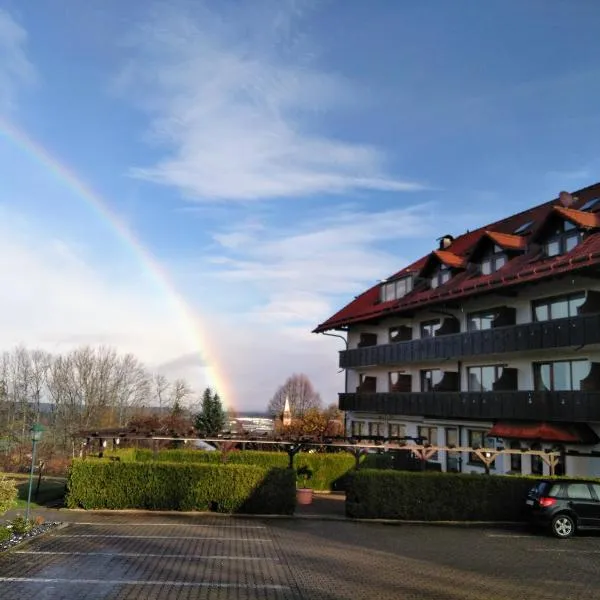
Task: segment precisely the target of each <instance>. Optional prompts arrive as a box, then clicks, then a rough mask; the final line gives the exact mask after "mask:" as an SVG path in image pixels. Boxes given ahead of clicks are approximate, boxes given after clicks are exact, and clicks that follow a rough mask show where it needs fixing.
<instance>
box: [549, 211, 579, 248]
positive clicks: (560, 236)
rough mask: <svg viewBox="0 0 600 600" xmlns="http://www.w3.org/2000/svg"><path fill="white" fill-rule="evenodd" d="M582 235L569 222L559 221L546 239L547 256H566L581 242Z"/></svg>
mask: <svg viewBox="0 0 600 600" xmlns="http://www.w3.org/2000/svg"><path fill="white" fill-rule="evenodd" d="M581 240H582V234H581V231H580V230H579V229H578V228H577V226H576V225H575V224H573V223H571V221H567V220H564V221H561V222H560V223H558V225H557V226H556V227H555V228H554V230H553V231H552V232H551V234H550V235H549V237H548V238H546V244H545V250H546V255H547V256H559V255H561V254H567V252H570V251H571V250H573V248H575V246H577V244H579V242H581Z"/></svg>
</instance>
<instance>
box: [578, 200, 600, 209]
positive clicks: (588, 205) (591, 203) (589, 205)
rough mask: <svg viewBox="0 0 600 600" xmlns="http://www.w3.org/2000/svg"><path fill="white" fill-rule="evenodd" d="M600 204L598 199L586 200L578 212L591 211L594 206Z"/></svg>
mask: <svg viewBox="0 0 600 600" xmlns="http://www.w3.org/2000/svg"><path fill="white" fill-rule="evenodd" d="M598 202H600V198H592V199H591V200H588V201H587V202H586V203H585V204H584V205H583V206H582V207H581V208H580V209H579V210H592V208H594V206H596V204H598Z"/></svg>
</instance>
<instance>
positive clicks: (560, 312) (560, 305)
mask: <svg viewBox="0 0 600 600" xmlns="http://www.w3.org/2000/svg"><path fill="white" fill-rule="evenodd" d="M584 302H585V292H580V293H578V294H570V295H568V296H557V297H555V298H544V299H543V300H536V301H535V302H533V303H532V308H533V320H534V321H551V320H553V319H564V318H565V317H576V316H577V315H578V314H579V312H578V310H577V309H578V308H579V307H580V306H581V305H582V304H583V303H584Z"/></svg>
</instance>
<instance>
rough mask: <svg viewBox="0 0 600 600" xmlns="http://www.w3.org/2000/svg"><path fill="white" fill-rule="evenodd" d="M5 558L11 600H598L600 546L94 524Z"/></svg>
mask: <svg viewBox="0 0 600 600" xmlns="http://www.w3.org/2000/svg"><path fill="white" fill-rule="evenodd" d="M78 520H79V522H77V523H71V524H69V525H68V526H67V527H65V528H63V529H60V530H54V531H53V532H51V533H49V534H46V535H45V536H43V537H40V538H37V539H35V540H33V541H31V542H30V543H28V544H27V545H24V546H19V547H18V548H17V549H15V550H12V551H10V552H7V553H4V554H2V555H0V598H1V599H2V600H27V599H29V598H32V599H36V600H41V599H44V600H57V599H69V600H71V599H76V600H92V599H94V600H96V599H97V600H100V599H102V600H104V599H111V600H117V599H119V600H121V599H133V598H135V599H144V600H145V599H156V600H163V599H174V598H177V599H190V600H191V599H194V600H195V599H204V598H206V599H216V598H219V599H229V598H235V599H239V600H246V599H255V598H260V599H269V598H281V599H299V598H306V599H311V600H312V599H316V600H318V599H323V600H334V599H348V600H350V599H352V600H356V599H360V598H364V599H368V600H371V599H382V600H383V599H388V598H389V599H390V600H391V599H394V600H397V599H402V600H410V599H419V600H428V599H436V600H437V599H440V600H441V599H443V600H476V599H485V600H501V599H502V600H503V599H509V598H510V599H511V600H521V599H527V600H535V599H540V600H541V599H544V600H554V599H557V600H558V599H561V600H568V599H576V598H577V599H582V600H583V599H586V600H589V599H592V600H593V599H595V598H598V599H600V569H599V568H598V564H599V563H600V536H598V535H588V536H585V537H579V538H575V539H572V540H564V541H559V540H554V539H552V538H547V537H544V536H538V535H529V534H527V533H526V532H520V531H509V530H497V529H471V528H458V527H432V526H410V525H400V526H390V525H380V524H367V523H352V522H348V521H320V520H292V519H241V518H240V519H237V518H228V517H209V516H206V517H205V516H202V517H199V516H198V517H185V516H183V515H181V516H178V515H173V516H171V515H168V516H165V515H150V516H148V515H143V516H142V515H136V516H134V515H110V516H104V515H88V514H85V513H80V517H79V518H78Z"/></svg>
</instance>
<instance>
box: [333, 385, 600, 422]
mask: <svg viewBox="0 0 600 600" xmlns="http://www.w3.org/2000/svg"><path fill="white" fill-rule="evenodd" d="M339 406H340V409H341V410H352V411H360V412H374V413H379V414H386V415H404V416H422V417H437V418H448V419H452V418H457V419H474V420H478V419H480V420H494V419H514V420H522V421H568V422H572V423H575V422H577V423H585V422H589V421H595V422H599V421H600V392H579V391H577V392H572V391H568V392H534V391H515V392H404V393H403V392H398V393H396V392H392V393H374V394H340V395H339Z"/></svg>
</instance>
